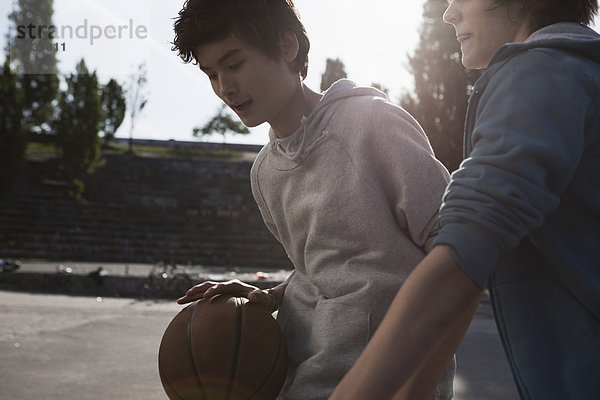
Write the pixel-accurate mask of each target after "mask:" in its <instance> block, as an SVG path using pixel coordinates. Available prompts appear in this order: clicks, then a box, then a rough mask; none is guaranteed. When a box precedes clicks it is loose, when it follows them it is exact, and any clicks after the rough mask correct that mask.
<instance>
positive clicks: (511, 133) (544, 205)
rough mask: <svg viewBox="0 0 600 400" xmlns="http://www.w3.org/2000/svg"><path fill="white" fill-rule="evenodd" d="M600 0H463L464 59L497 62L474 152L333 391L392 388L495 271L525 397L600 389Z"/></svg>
mask: <svg viewBox="0 0 600 400" xmlns="http://www.w3.org/2000/svg"><path fill="white" fill-rule="evenodd" d="M597 11H598V1H597V0H571V1H565V0H453V1H450V5H449V6H448V9H447V10H446V13H445V14H444V21H446V22H447V23H449V24H452V25H454V27H455V29H456V36H457V40H458V41H459V42H460V44H461V50H462V62H463V64H464V65H465V67H467V68H486V71H485V72H484V73H483V75H482V76H481V78H480V79H479V80H478V81H477V83H476V84H475V88H474V92H473V95H472V97H471V99H470V101H469V108H468V112H467V123H466V125H465V156H467V158H466V159H465V160H464V161H463V163H462V164H461V167H460V168H459V170H458V171H456V172H455V173H454V174H453V175H452V179H451V182H450V185H449V186H448V190H447V192H446V194H445V196H444V202H443V206H442V209H441V212H440V233H439V235H438V236H437V237H436V239H435V244H436V246H435V248H434V249H433V250H432V251H431V252H430V253H429V254H428V255H427V257H426V258H425V259H424V260H423V261H422V262H421V263H420V264H419V266H418V267H417V268H416V269H415V271H414V272H413V273H412V274H411V276H410V277H409V278H408V279H407V280H406V283H405V284H404V285H403V287H402V289H401V290H400V292H399V294H398V296H397V297H396V299H395V300H394V302H393V303H392V305H391V307H390V309H389V312H388V315H387V316H386V317H385V319H384V321H383V322H382V323H381V326H380V328H379V330H378V331H377V334H376V335H375V336H374V338H373V340H372V341H371V343H370V344H369V346H367V349H366V350H365V352H364V353H363V355H362V356H361V357H360V359H359V361H358V362H357V363H356V365H355V366H354V367H353V368H352V370H351V371H350V372H349V373H348V375H346V377H345V378H344V380H343V381H342V383H341V384H340V386H339V387H338V389H336V392H335V394H334V396H333V398H335V399H340V400H351V399H356V400H363V399H365V398H377V399H384V398H389V397H390V396H391V395H393V394H394V393H395V391H396V390H398V388H400V387H401V386H402V384H403V382H404V379H407V378H408V377H410V375H411V373H412V371H414V370H415V369H416V368H418V367H419V365H420V363H421V362H422V361H424V360H426V359H427V357H428V356H430V354H431V351H432V350H434V349H435V348H436V347H437V346H438V344H439V343H440V338H443V337H444V335H445V334H446V333H447V332H450V330H451V329H453V326H454V323H455V319H456V318H457V317H458V316H460V315H462V314H464V313H466V312H467V311H466V308H467V306H468V305H470V304H472V303H473V302H476V301H477V299H478V297H479V295H480V293H481V291H482V290H483V288H484V287H485V286H486V285H487V287H488V288H489V290H490V293H491V299H492V305H493V307H494V314H495V317H496V322H497V325H498V330H499V332H500V337H501V339H502V342H503V344H504V348H505V351H506V353H507V356H508V360H509V362H510V365H511V367H512V371H513V375H514V378H515V381H516V384H517V387H518V390H519V393H520V395H521V397H522V398H523V399H540V400H548V399H560V400H563V399H578V400H586V399H590V400H591V399H598V398H600V35H599V34H598V33H597V32H595V31H594V30H592V29H590V28H589V27H587V26H585V25H586V24H589V23H590V22H591V21H592V20H593V17H594V15H595V14H596V13H597ZM434 332H435V334H433V333H434ZM365 396H366V397H365Z"/></svg>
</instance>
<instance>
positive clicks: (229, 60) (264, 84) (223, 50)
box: [195, 35, 300, 127]
mask: <svg viewBox="0 0 600 400" xmlns="http://www.w3.org/2000/svg"><path fill="white" fill-rule="evenodd" d="M195 56H196V60H197V61H198V64H199V66H200V69H201V70H202V71H203V72H204V73H205V74H206V75H207V76H208V78H209V80H210V84H211V86H212V88H213V90H214V92H215V94H216V95H217V96H218V97H219V98H220V99H221V100H223V101H224V102H225V103H226V104H227V105H228V106H229V107H230V108H231V109H232V110H233V111H234V112H235V113H236V114H237V115H238V116H239V117H240V119H241V120H242V122H243V123H244V125H246V126H250V127H252V126H257V125H260V124H262V123H263V122H269V123H270V124H271V125H273V122H274V121H277V120H279V119H281V118H282V117H283V118H285V115H282V114H285V112H286V109H285V105H286V104H288V103H289V102H290V99H291V97H292V95H293V93H294V91H295V90H296V88H297V85H298V83H299V82H300V80H299V76H298V73H294V72H293V71H292V70H291V69H290V67H289V66H288V64H287V63H286V62H285V61H284V60H282V59H273V58H270V57H267V55H265V54H264V53H263V52H262V51H261V50H259V49H258V48H256V47H254V46H252V45H250V44H248V43H246V42H245V41H243V40H240V39H238V38H237V37H236V36H235V35H231V36H229V37H227V38H226V39H223V40H221V41H218V42H212V43H209V44H206V45H202V46H200V47H198V48H197V49H196V51H195Z"/></svg>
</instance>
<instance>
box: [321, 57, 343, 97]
mask: <svg viewBox="0 0 600 400" xmlns="http://www.w3.org/2000/svg"><path fill="white" fill-rule="evenodd" d="M347 76H348V75H347V74H346V69H345V66H344V63H343V62H342V61H340V59H339V58H336V59H335V60H334V59H331V58H328V59H327V64H326V66H325V72H324V73H323V75H322V76H321V91H322V92H324V91H325V90H327V89H329V87H330V86H331V85H332V84H333V83H334V82H335V81H337V80H340V79H343V78H346V77H347Z"/></svg>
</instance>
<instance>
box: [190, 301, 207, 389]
mask: <svg viewBox="0 0 600 400" xmlns="http://www.w3.org/2000/svg"><path fill="white" fill-rule="evenodd" d="M198 303H199V302H198V301H196V302H195V303H194V304H193V305H192V306H191V307H190V316H189V318H188V326H187V347H188V350H189V351H188V355H189V356H190V361H191V364H192V368H193V370H194V376H196V380H197V381H198V385H199V386H200V389H201V393H202V397H203V398H204V399H206V394H205V393H204V386H203V385H202V381H201V380H200V375H199V374H198V368H197V367H196V360H194V352H193V351H192V318H193V317H194V310H195V309H196V307H197V306H198Z"/></svg>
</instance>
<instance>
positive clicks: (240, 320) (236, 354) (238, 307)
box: [227, 297, 244, 400]
mask: <svg viewBox="0 0 600 400" xmlns="http://www.w3.org/2000/svg"><path fill="white" fill-rule="evenodd" d="M233 301H234V304H235V311H236V317H237V322H238V323H237V327H238V329H237V332H236V333H237V337H236V341H235V342H234V343H236V345H235V350H234V352H233V371H232V373H231V379H230V380H229V382H230V384H229V390H228V392H229V393H228V394H227V399H228V400H229V399H230V398H231V395H232V394H233V384H234V382H235V377H236V375H237V370H238V363H239V358H240V355H239V353H240V341H241V340H242V323H243V321H244V319H243V312H242V307H241V300H240V299H239V298H238V297H233Z"/></svg>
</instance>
